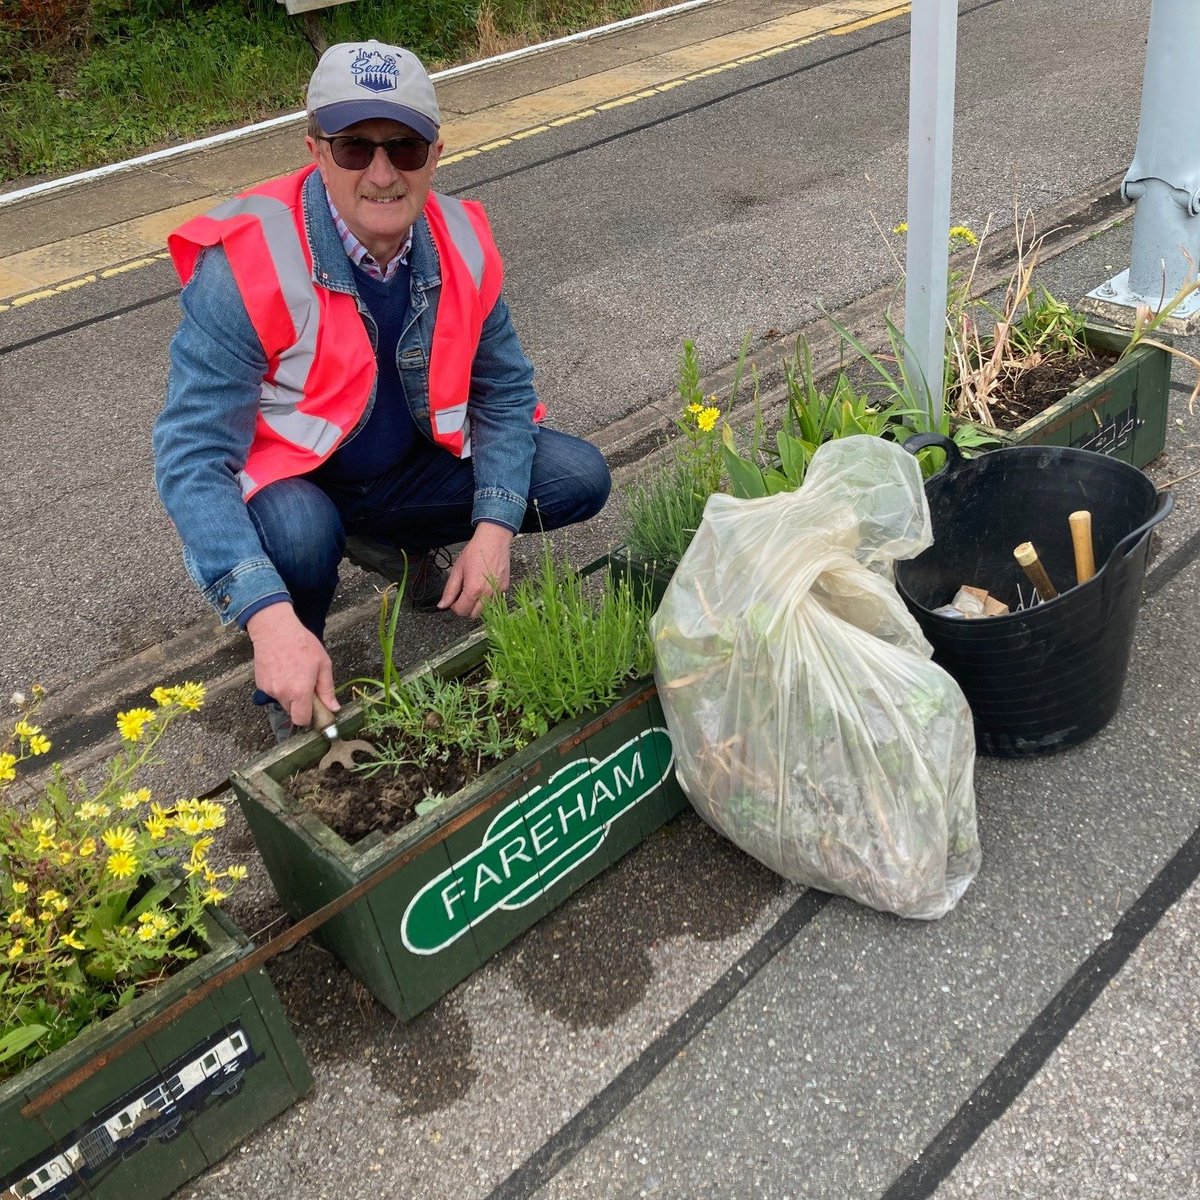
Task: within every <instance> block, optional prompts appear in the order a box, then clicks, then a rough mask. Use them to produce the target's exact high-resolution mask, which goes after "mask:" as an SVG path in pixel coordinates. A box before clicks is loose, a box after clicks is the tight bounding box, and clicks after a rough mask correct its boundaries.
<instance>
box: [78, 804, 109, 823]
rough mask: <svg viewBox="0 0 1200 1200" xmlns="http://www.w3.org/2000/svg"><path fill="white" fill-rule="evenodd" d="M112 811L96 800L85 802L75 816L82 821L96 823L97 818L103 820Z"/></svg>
mask: <svg viewBox="0 0 1200 1200" xmlns="http://www.w3.org/2000/svg"><path fill="white" fill-rule="evenodd" d="M111 812H112V809H111V808H109V807H108V805H107V804H101V803H99V801H96V800H85V801H84V802H83V803H82V804H81V805H80V806H79V807H78V808H77V809H76V810H75V815H76V816H77V817H78V818H79V819H80V820H81V821H94V820H96V819H97V818H101V819H103V818H104V817H107V816H108V815H109V813H111Z"/></svg>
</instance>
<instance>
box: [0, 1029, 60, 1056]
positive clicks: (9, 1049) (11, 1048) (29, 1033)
mask: <svg viewBox="0 0 1200 1200" xmlns="http://www.w3.org/2000/svg"><path fill="white" fill-rule="evenodd" d="M48 1032H49V1031H48V1030H47V1028H46V1026H45V1025H22V1026H20V1027H18V1028H17V1029H11V1030H9V1032H8V1033H6V1034H5V1035H4V1036H3V1037H0V1062H4V1060H5V1059H8V1058H12V1057H13V1056H14V1055H16V1054H20V1053H21V1051H22V1050H24V1049H26V1048H27V1047H29V1046H32V1045H33V1043H34V1042H36V1041H37V1040H38V1038H40V1037H42V1036H43V1035H44V1034H46V1033H48Z"/></svg>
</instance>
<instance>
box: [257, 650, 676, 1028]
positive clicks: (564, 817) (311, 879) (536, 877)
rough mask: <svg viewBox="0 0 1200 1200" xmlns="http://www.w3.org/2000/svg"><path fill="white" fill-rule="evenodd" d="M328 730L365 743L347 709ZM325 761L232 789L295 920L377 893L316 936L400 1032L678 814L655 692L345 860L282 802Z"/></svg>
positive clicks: (463, 657) (650, 684)
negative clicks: (298, 776) (287, 786)
mask: <svg viewBox="0 0 1200 1200" xmlns="http://www.w3.org/2000/svg"><path fill="white" fill-rule="evenodd" d="M486 651H487V645H486V642H485V641H484V640H483V637H482V636H481V635H474V636H473V637H472V638H469V639H467V640H466V641H464V642H462V643H460V644H459V645H457V646H455V647H452V648H451V649H450V650H448V651H446V653H445V654H443V655H441V656H439V657H438V658H436V659H433V660H431V661H429V662H427V663H425V664H423V665H422V666H421V667H420V668H418V671H419V672H421V673H424V672H429V673H433V674H437V675H439V676H441V677H443V678H455V677H458V676H459V675H462V674H464V673H465V672H467V671H469V670H471V669H472V668H473V667H475V666H476V665H477V664H479V663H480V662H482V660H483V657H484V655H485V654H486ZM413 673H414V674H416V673H418V672H413ZM339 716H340V717H341V719H340V721H339V728H340V729H341V732H342V735H343V736H345V737H353V736H354V735H355V734H356V733H358V731H359V730H360V729H361V728H362V712H361V709H360V708H359V707H358V706H357V705H353V704H351V705H348V706H347V707H346V708H344V709H343V710H342V712H341V714H339ZM324 749H325V743H324V739H323V738H321V737H320V736H319V735H317V734H310V735H306V736H304V737H296V738H292V739H291V740H290V741H289V742H287V743H285V744H284V745H283V746H282V747H280V748H279V749H277V750H274V751H271V752H270V753H269V754H267V755H265V756H264V757H263V758H261V759H260V760H259V761H258V762H257V763H255V764H253V765H252V766H251V767H250V768H249V769H248V770H246V771H244V772H237V773H235V775H234V778H233V783H234V788H235V790H236V791H237V793H238V798H239V800H240V802H241V805H242V810H243V812H244V813H245V814H246V821H247V823H248V824H249V826H250V829H251V832H252V833H253V834H254V840H255V842H256V843H257V845H258V849H259V852H260V854H261V855H262V857H263V861H264V862H265V863H266V866H267V870H268V872H269V873H270V876H271V880H272V882H273V883H274V884H275V889H276V891H277V892H278V893H279V896H280V899H281V900H282V901H283V903H284V905H285V906H286V907H287V909H288V911H289V912H291V913H292V914H293V915H294V916H296V917H305V916H307V915H308V914H310V913H312V912H315V911H316V910H317V909H319V908H321V907H322V906H324V905H326V904H328V903H329V902H330V901H332V900H334V899H336V898H337V897H339V896H342V895H344V894H345V893H346V892H348V891H350V890H351V889H352V888H354V887H356V886H358V885H359V884H361V883H364V882H366V881H368V880H372V879H373V880H374V882H373V883H372V885H371V886H370V888H369V890H367V891H366V892H365V893H364V894H363V895H362V896H361V897H360V898H359V899H357V900H355V901H354V902H353V903H351V904H349V905H348V906H347V907H346V908H345V909H343V910H342V911H341V912H340V913H338V914H337V915H336V916H335V917H333V918H332V919H331V920H329V921H328V922H327V923H326V924H324V925H323V926H322V927H321V928H320V929H319V930H318V932H317V936H318V937H319V938H320V940H321V941H322V942H323V943H324V944H325V945H326V946H327V947H328V948H329V949H330V950H331V951H332V952H333V953H334V954H336V955H337V956H338V957H339V958H340V959H341V960H342V962H344V963H345V964H346V966H347V967H349V968H350V970H351V971H353V972H354V974H355V975H357V976H358V978H359V979H361V980H362V981H363V983H364V984H366V986H367V987H368V988H369V989H370V991H371V992H372V994H373V995H375V997H376V998H377V999H378V1000H379V1001H380V1002H381V1003H383V1004H384V1005H386V1006H387V1007H388V1008H389V1009H391V1010H392V1012H394V1013H396V1014H397V1015H398V1016H401V1017H405V1018H409V1017H413V1016H415V1015H416V1014H417V1013H419V1012H420V1011H422V1009H424V1008H426V1007H428V1006H429V1005H430V1004H431V1003H433V1001H434V1000H436V999H437V998H438V997H439V996H441V995H442V994H444V993H445V992H447V991H449V989H450V988H452V987H453V986H454V985H455V984H456V983H458V982H460V981H461V980H463V979H465V978H466V977H467V976H468V975H469V974H470V973H471V972H472V971H473V970H475V969H476V968H477V967H478V966H480V965H481V964H482V963H483V962H485V961H486V960H487V959H488V958H490V957H491V956H492V955H493V954H495V953H496V952H497V951H498V950H500V949H502V948H503V947H504V946H506V945H507V944H508V943H509V942H511V941H512V940H513V938H515V937H517V936H518V935H519V934H520V933H522V932H523V931H524V930H526V929H528V928H529V926H531V925H532V924H534V922H536V921H537V920H539V919H540V918H541V917H543V916H545V915H546V914H547V913H549V912H551V911H553V910H554V909H555V908H556V907H557V906H558V905H559V904H561V903H562V902H563V901H564V900H565V899H566V898H567V897H568V896H569V895H570V894H571V893H572V892H573V891H575V890H576V889H577V888H579V887H581V886H582V885H583V884H585V883H587V881H588V880H589V879H592V878H594V877H595V876H596V875H598V874H599V873H600V872H601V871H603V870H604V869H605V868H606V867H608V866H609V865H610V864H612V863H614V862H616V861H617V859H619V858H620V857H621V856H622V855H623V854H625V853H626V852H627V851H629V850H631V849H632V848H633V847H634V846H636V845H637V844H638V843H639V842H641V841H642V840H643V839H644V838H646V837H648V836H649V835H650V834H651V833H653V832H654V831H655V830H656V829H658V828H659V827H660V826H661V825H662V824H663V823H664V822H665V821H667V820H669V819H670V818H671V817H673V816H675V814H676V813H679V812H682V811H683V809H684V808H686V807H687V800H686V799H685V797H684V795H683V792H682V790H681V789H680V787H679V784H678V783H677V782H676V780H675V772H674V755H673V753H672V750H671V739H670V737H669V736H668V734H667V729H666V721H665V719H664V717H663V713H662V708H661V706H660V705H659V702H658V693H657V692H656V690H655V687H654V681H653V680H650V679H647V680H642V681H639V682H637V683H634V684H631V685H630V686H629V688H628V689H627V690H626V691H625V692H624V693H623V694H622V696H621V697H620V698H619V699H618V700H617V702H616V703H615V704H614V705H613V706H612V707H610V708H607V709H604V710H601V711H597V712H592V713H587V714H585V715H584V716H581V717H577V718H575V719H573V720H570V721H564V722H563V723H562V724H560V725H558V726H556V727H555V728H554V729H552V730H550V732H549V733H548V734H547V735H546V736H545V737H542V738H539V739H538V740H537V741H536V742H534V743H533V744H532V745H530V746H528V747H526V748H525V749H524V750H522V751H521V752H520V753H519V754H516V755H514V756H513V757H512V758H511V759H509V760H508V761H507V762H504V763H501V764H500V765H499V766H497V767H495V768H493V770H491V771H489V772H488V773H487V774H486V775H484V776H483V777H482V778H480V779H478V780H476V781H475V782H474V783H472V784H470V785H469V786H468V787H466V788H464V789H463V790H462V791H460V792H457V793H456V794H455V795H453V796H451V797H449V798H448V799H447V800H446V801H445V802H444V803H443V804H441V805H439V806H438V807H437V808H436V809H434V810H433V811H432V812H430V813H426V814H425V815H423V816H420V817H417V818H416V819H415V820H413V821H412V822H410V823H409V824H407V825H405V826H404V827H403V828H401V829H399V830H397V831H396V832H395V833H391V834H382V833H373V834H370V835H369V836H368V837H366V838H364V839H363V840H362V841H360V842H357V843H354V844H353V845H350V844H347V843H346V842H344V841H343V840H342V839H341V838H340V837H339V836H338V835H337V834H336V833H334V831H333V830H332V829H330V828H329V827H328V826H326V825H324V824H323V823H322V822H321V821H320V820H318V819H317V818H316V817H315V816H314V815H313V814H312V813H310V812H308V811H307V810H305V809H303V808H301V807H299V806H298V805H297V804H295V803H293V802H292V801H290V800H289V799H288V798H287V796H286V795H285V793H284V790H283V788H282V787H281V786H280V783H281V781H282V780H284V779H285V778H286V777H287V776H289V775H291V774H293V773H294V772H296V771H300V770H304V769H305V768H308V767H311V766H313V765H315V763H316V762H317V761H318V760H319V759H320V757H321V755H322V753H323V751H324Z"/></svg>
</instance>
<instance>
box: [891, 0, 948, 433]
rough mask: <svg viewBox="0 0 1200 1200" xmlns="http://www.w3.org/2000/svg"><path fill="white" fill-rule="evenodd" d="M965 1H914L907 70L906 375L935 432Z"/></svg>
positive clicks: (939, 409) (939, 416) (943, 344)
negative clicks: (956, 90) (957, 65)
mask: <svg viewBox="0 0 1200 1200" xmlns="http://www.w3.org/2000/svg"><path fill="white" fill-rule="evenodd" d="M957 27H958V0H914V2H913V7H912V36H911V47H910V51H909V65H908V249H907V267H906V280H905V293H904V338H905V341H906V343H907V348H906V350H905V368H906V370H907V372H908V376H909V379H910V380H912V381H913V382H914V385H915V386H917V387H922V385H924V387H923V390H924V394H923V395H921V396H918V397H915V399H917V400H918V401H919V402H921V403H922V404H924V405H925V406H926V408H927V409H928V411H929V414H930V419H931V421H932V425H931V428H933V429H935V430H936V429H937V428H938V426H939V424H940V422H941V419H942V401H943V395H942V372H943V362H944V358H945V350H946V271H947V269H948V260H949V255H950V249H949V238H950V173H951V157H952V152H953V149H954V66H955V62H954V59H955V48H956V35H957Z"/></svg>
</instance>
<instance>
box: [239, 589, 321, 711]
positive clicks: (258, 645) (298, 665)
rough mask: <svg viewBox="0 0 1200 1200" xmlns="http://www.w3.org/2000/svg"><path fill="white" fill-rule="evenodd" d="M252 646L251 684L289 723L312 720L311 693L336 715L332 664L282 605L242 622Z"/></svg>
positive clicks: (261, 610)
mask: <svg viewBox="0 0 1200 1200" xmlns="http://www.w3.org/2000/svg"><path fill="white" fill-rule="evenodd" d="M246 632H247V633H248V634H249V635H250V640H251V641H252V642H253V643H254V682H255V683H256V684H257V685H258V686H259V687H260V688H262V690H263V691H264V692H266V693H267V695H268V696H274V697H275V699H276V700H278V701H279V703H280V704H281V705H282V706H283V709H284V711H285V712H286V713H287V714H288V716H289V717H291V719H292V723H293V724H295V725H299V726H305V725H307V724H308V723H309V722H310V721H311V720H312V698H313V692H316V693H317V695H318V696H320V697H321V699H322V700H323V701H324V702H325V704H326V705H327V706H328V708H329V709H330V710H331V711H333V712H336V711H337V710H338V709H339V708H340V707H341V705H339V704H338V702H337V697H336V696H335V695H334V694H333V664H332V663H331V662H330V661H329V655H328V654H326V653H325V647H324V646H322V645H321V641H320V639H319V638H317V637H314V636H313V634H311V633H310V632H309V631H308V630H307V629H305V628H304V626H303V625H301V624H300V621H299V618H298V617H297V616H296V611H295V609H293V608H292V606H291V605H290V604H288V603H286V602H281V603H279V604H271V605H268V606H267V607H266V608H262V609H259V611H258V612H256V613H255V614H254V616H252V617H251V618H250V620H249V621H247V622H246Z"/></svg>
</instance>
